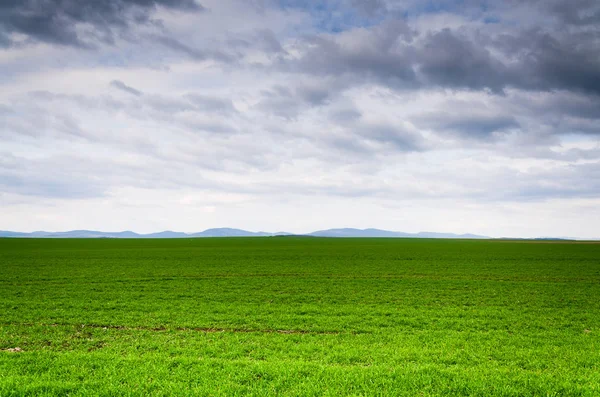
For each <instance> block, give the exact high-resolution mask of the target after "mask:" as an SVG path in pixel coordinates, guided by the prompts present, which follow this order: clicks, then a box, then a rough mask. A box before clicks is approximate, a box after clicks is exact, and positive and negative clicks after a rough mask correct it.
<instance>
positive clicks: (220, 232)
mask: <svg viewBox="0 0 600 397" xmlns="http://www.w3.org/2000/svg"><path fill="white" fill-rule="evenodd" d="M287 235H290V233H287V232H277V233H268V232H249V231H247V230H241V229H232V228H216V229H207V230H205V231H203V232H199V233H183V232H174V231H171V230H165V231H163V232H158V233H149V234H138V233H135V232H132V231H124V232H99V231H95V230H70V231H68V232H44V231H37V232H31V233H20V232H11V231H3V230H0V237H30V238H31V237H40V238H186V237H187V238H190V237H261V236H265V237H266V236H287Z"/></svg>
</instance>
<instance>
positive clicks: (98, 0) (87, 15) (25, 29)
mask: <svg viewBox="0 0 600 397" xmlns="http://www.w3.org/2000/svg"><path fill="white" fill-rule="evenodd" d="M158 6H162V7H167V8H173V9H179V10H186V11H199V10H202V9H203V7H202V6H200V5H198V4H197V3H195V2H194V0H3V1H2V2H0V43H2V42H3V41H4V43H5V45H10V44H11V43H13V42H11V40H10V39H9V38H8V35H10V34H12V33H20V34H23V35H25V36H26V37H27V39H29V40H32V41H42V42H48V43H54V44H60V45H67V46H76V47H90V46H94V44H95V43H96V42H98V41H99V42H104V43H109V44H110V43H112V42H113V41H114V37H115V33H116V32H118V31H124V30H126V29H127V28H128V27H129V26H130V25H132V24H146V23H150V22H153V21H152V19H151V14H152V12H153V11H154V10H155V9H156V8H157V7H158Z"/></svg>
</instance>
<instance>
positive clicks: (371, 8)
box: [351, 0, 387, 16]
mask: <svg viewBox="0 0 600 397" xmlns="http://www.w3.org/2000/svg"><path fill="white" fill-rule="evenodd" d="M351 4H352V5H353V6H354V8H356V9H357V10H359V11H361V12H363V13H365V14H366V15H368V16H374V15H376V14H378V13H384V12H386V11H387V6H386V3H385V1H384V0H351Z"/></svg>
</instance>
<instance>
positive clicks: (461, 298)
mask: <svg viewBox="0 0 600 397" xmlns="http://www.w3.org/2000/svg"><path fill="white" fill-rule="evenodd" d="M15 347H19V348H20V349H22V351H20V352H19V351H17V352H15V351H11V350H10V349H14V348H15ZM173 394H178V395H207V396H209V395H210V396H215V395H222V396H232V395H290V396H300V395H302V396H304V395H309V396H310V395H314V396H321V395H330V396H339V395H382V396H383V395H386V396H387V395H397V396H457V395H465V396H599V395H600V244H596V243H583V242H579V243H572V242H528V241H500V240H499V241H470V240H416V239H320V238H292V237H290V238H288V237H286V238H276V237H271V238H268V237H267V238H225V239H219V238H210V239H177V240H113V239H96V240H93V239H90V240H66V239H65V240H58V239H57V240H54V239H45V240H43V239H0V396H12V395H107V396H109V395H110V396H114V395H140V396H142V395H173Z"/></svg>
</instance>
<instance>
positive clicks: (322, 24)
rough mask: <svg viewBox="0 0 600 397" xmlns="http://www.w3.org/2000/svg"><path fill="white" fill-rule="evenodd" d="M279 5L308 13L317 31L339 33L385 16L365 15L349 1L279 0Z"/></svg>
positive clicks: (379, 19) (378, 21)
mask: <svg viewBox="0 0 600 397" xmlns="http://www.w3.org/2000/svg"><path fill="white" fill-rule="evenodd" d="M279 5H280V7H282V8H284V9H298V10H302V11H304V12H306V13H308V14H309V15H310V16H311V20H312V21H313V22H312V23H313V27H314V29H315V30H317V31H319V32H328V33H339V32H343V31H345V30H349V29H353V28H357V27H369V26H373V25H377V24H379V23H380V22H381V21H382V20H383V19H384V18H385V15H384V14H383V13H376V14H374V15H367V14H366V13H364V12H361V10H359V9H357V8H356V7H353V6H352V3H351V2H350V1H339V0H338V1H326V0H317V1H307V0H279Z"/></svg>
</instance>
